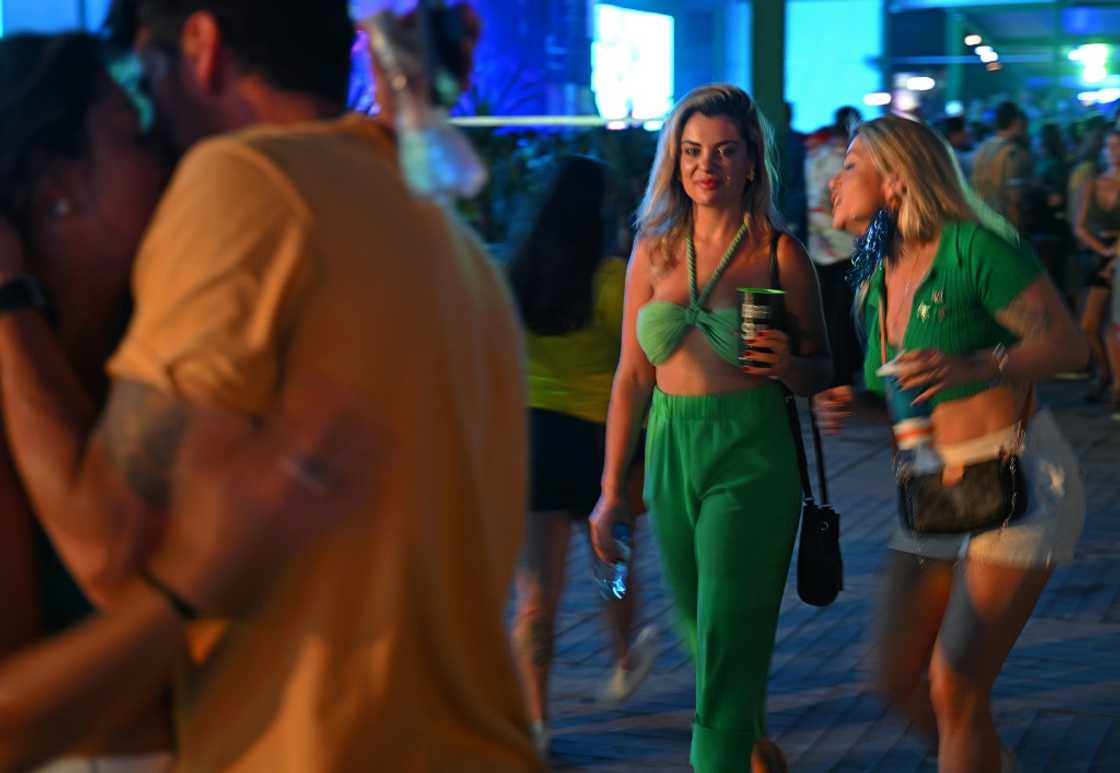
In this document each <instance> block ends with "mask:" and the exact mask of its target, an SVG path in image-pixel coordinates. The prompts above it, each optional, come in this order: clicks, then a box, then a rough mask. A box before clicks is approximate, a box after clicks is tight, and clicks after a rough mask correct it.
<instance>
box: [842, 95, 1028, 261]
mask: <svg viewBox="0 0 1120 773" xmlns="http://www.w3.org/2000/svg"><path fill="white" fill-rule="evenodd" d="M856 136H857V137H859V138H860V140H861V142H862V144H863V148H864V150H865V151H866V152H867V155H868V157H869V158H870V159H871V162H872V164H874V165H875V168H876V170H877V171H878V172H879V174H881V175H882V176H883V177H885V178H889V177H891V176H894V177H896V178H897V179H898V181H899V182H900V183H901V187H902V192H901V194H900V199H899V203H898V210H897V212H896V213H895V218H896V221H895V222H896V228H897V231H898V235H899V236H901V237H902V238H903V239H904V240H907V241H911V240H913V241H929V240H931V239H933V238H934V236H935V235H936V234H937V233H938V232H939V231H940V230H941V225H942V223H944V222H945V221H946V220H968V221H973V222H979V223H980V224H981V225H983V226H984V227H986V228H988V229H989V230H991V231H994V232H995V233H997V234H998V235H1000V236H1001V237H1003V238H1004V239H1006V240H1007V241H1009V242H1011V243H1012V244H1018V243H1019V233H1018V231H1016V230H1015V228H1014V227H1013V226H1012V225H1011V224H1010V223H1009V222H1007V220H1005V219H1004V218H1002V217H1001V216H1000V215H998V214H997V213H996V212H995V210H993V209H992V208H991V207H989V206H988V205H987V204H985V203H984V201H983V199H981V198H980V196H979V195H978V194H977V193H976V192H975V191H974V190H973V189H972V186H970V185H969V184H968V182H967V181H966V180H965V178H964V174H963V172H961V166H960V164H959V163H958V162H957V157H956V154H955V153H954V152H953V150H952V148H951V147H950V146H949V143H948V142H947V141H946V140H945V139H944V138H943V137H942V136H941V135H940V134H938V133H937V132H936V131H934V130H933V129H931V128H930V127H929V126H927V125H926V124H924V123H920V122H918V121H912V120H910V119H908V118H901V117H899V116H896V115H887V116H883V117H882V118H876V119H874V120H871V121H867V122H866V123H863V124H861V125H860V126H859V128H858V129H857V130H856Z"/></svg>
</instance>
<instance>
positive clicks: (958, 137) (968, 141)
mask: <svg viewBox="0 0 1120 773" xmlns="http://www.w3.org/2000/svg"><path fill="white" fill-rule="evenodd" d="M938 128H939V129H940V130H941V133H942V134H943V135H945V139H946V140H947V141H948V143H949V146H950V147H951V148H952V149H953V153H954V154H955V155H956V157H957V163H958V164H960V166H961V171H962V172H963V173H964V176H965V179H968V178H969V177H971V176H972V153H973V151H974V148H973V145H972V137H971V136H970V135H969V132H968V123H967V122H966V121H965V120H964V116H963V115H947V116H945V117H944V118H943V119H941V123H940V125H939V126H938Z"/></svg>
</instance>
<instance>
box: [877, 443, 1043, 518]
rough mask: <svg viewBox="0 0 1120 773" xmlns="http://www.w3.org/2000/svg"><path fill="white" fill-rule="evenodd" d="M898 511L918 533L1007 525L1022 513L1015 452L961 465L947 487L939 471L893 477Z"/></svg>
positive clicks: (1022, 483) (1023, 489) (1022, 482)
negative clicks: (961, 472) (959, 474)
mask: <svg viewBox="0 0 1120 773" xmlns="http://www.w3.org/2000/svg"><path fill="white" fill-rule="evenodd" d="M898 512H899V515H900V516H901V518H902V522H903V525H905V526H906V528H908V529H910V530H911V531H915V532H918V533H919V534H965V533H971V532H979V531H987V530H989V529H995V528H998V527H1000V526H1003V525H1004V524H1007V523H1010V522H1011V521H1013V520H1015V519H1016V518H1018V517H1019V516H1021V515H1023V514H1024V513H1025V512H1027V481H1026V478H1025V477H1024V476H1023V465H1022V461H1021V460H1020V459H1019V457H1018V455H1016V454H1003V455H1001V456H999V457H997V458H995V459H988V460H985V461H983V462H976V463H975V464H969V465H966V466H965V468H964V477H962V478H961V480H960V481H959V482H958V483H955V484H954V485H952V486H946V485H945V483H944V482H943V481H942V479H941V470H938V471H936V472H931V473H926V474H924V475H910V474H907V473H906V472H901V473H900V474H899V476H898Z"/></svg>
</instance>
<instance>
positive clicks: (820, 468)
mask: <svg viewBox="0 0 1120 773" xmlns="http://www.w3.org/2000/svg"><path fill="white" fill-rule="evenodd" d="M782 234H783V232H782V231H779V230H778V229H776V228H775V229H774V235H773V237H772V238H771V240H770V287H771V288H773V289H775V290H780V289H781V288H782V281H781V276H780V274H779V272H778V242H779V241H780V240H781V238H782ZM782 391H783V392H785V403H786V413H787V414H788V415H789V428H790V432H791V433H792V434H793V445H794V447H795V448H796V449H797V466H798V470H799V472H800V473H801V491H802V493H803V494H804V495H805V499H808V500H811V499H813V484H812V482H811V481H810V480H809V461H808V459H807V458H806V455H805V441H804V439H803V438H802V437H801V418H800V416H798V412H797V398H796V397H795V396H794V394H793V392H791V391H790V390H789V387H787V386H786V385H785V384H782ZM809 424H810V426H812V428H813V451H814V452H815V454H816V457H817V481H818V483H819V484H820V489H821V504H824V505H827V504H828V475H827V473H826V472H825V466H824V448H823V447H822V445H821V432H820V429H819V428H818V427H817V417H816V414H814V413H813V401H812V400H810V401H809Z"/></svg>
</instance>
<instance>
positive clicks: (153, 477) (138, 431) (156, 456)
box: [101, 381, 189, 509]
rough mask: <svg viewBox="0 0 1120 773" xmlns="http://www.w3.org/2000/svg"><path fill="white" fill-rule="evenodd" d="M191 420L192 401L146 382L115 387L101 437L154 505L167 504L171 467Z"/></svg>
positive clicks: (140, 492) (133, 484)
mask: <svg viewBox="0 0 1120 773" xmlns="http://www.w3.org/2000/svg"><path fill="white" fill-rule="evenodd" d="M188 419H189V407H188V405H187V404H186V403H184V402H182V401H180V400H178V399H176V398H174V397H170V396H168V395H165V394H163V393H161V392H159V391H158V390H156V389H154V388H152V387H150V386H147V385H146V384H141V383H138V382H135V381H120V382H116V383H115V384H114V386H113V392H112V395H111V396H110V398H109V406H108V408H107V409H106V411H105V416H104V418H103V419H102V421H101V436H102V437H103V438H104V440H105V444H106V447H107V449H108V454H109V459H110V461H111V462H112V463H113V466H114V467H116V468H117V470H118V471H119V472H120V473H121V475H122V476H123V477H124V479H125V481H126V482H127V484H128V487H129V489H131V490H132V491H133V493H135V494H136V495H137V496H139V497H140V498H141V499H143V500H144V502H145V503H147V504H148V505H149V506H151V507H154V508H158V509H164V508H165V507H166V506H167V502H168V491H169V487H170V480H171V471H172V468H173V466H174V464H175V457H176V456H177V454H178V451H179V445H180V443H181V441H182V439H183V435H184V433H185V430H186V428H187V423H188Z"/></svg>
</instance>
